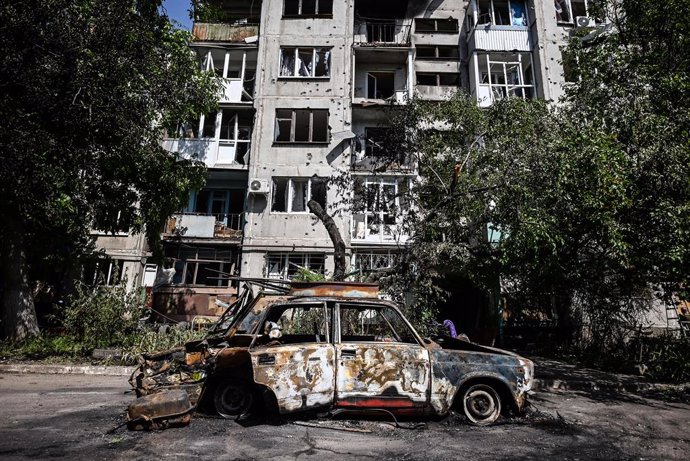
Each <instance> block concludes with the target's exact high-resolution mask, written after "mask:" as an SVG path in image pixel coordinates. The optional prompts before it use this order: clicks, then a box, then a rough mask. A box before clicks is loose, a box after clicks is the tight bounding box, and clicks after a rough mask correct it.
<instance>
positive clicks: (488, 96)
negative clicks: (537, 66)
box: [470, 53, 536, 107]
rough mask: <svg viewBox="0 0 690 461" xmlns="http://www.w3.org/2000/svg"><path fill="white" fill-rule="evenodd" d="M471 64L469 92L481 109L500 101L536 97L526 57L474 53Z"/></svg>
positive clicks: (530, 58)
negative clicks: (510, 98)
mask: <svg viewBox="0 0 690 461" xmlns="http://www.w3.org/2000/svg"><path fill="white" fill-rule="evenodd" d="M471 64H472V66H473V68H474V69H471V70H470V91H471V93H472V95H473V96H474V97H476V98H477V102H478V103H479V105H480V106H481V107H487V106H490V105H491V104H493V103H494V102H495V101H496V100H498V99H501V98H506V97H517V98H522V99H532V98H534V97H535V96H536V94H535V85H534V78H535V77H534V74H533V69H532V56H531V54H529V53H475V54H474V55H472V62H471ZM472 70H473V71H472Z"/></svg>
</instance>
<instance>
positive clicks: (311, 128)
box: [275, 109, 329, 143]
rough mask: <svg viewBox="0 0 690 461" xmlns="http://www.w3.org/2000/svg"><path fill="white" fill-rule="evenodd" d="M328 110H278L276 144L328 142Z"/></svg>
mask: <svg viewBox="0 0 690 461" xmlns="http://www.w3.org/2000/svg"><path fill="white" fill-rule="evenodd" d="M328 138H329V128H328V109H276V124H275V142H277V143H311V142H319V143H325V142H328Z"/></svg>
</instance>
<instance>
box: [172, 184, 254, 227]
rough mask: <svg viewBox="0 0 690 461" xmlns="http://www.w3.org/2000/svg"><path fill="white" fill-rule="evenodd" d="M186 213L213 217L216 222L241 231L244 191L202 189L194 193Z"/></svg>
mask: <svg viewBox="0 0 690 461" xmlns="http://www.w3.org/2000/svg"><path fill="white" fill-rule="evenodd" d="M190 203H191V205H190V206H189V207H188V209H186V210H185V212H186V213H196V214H203V215H213V216H215V217H216V222H217V223H219V224H223V225H224V226H227V227H229V228H231V229H235V230H240V229H241V225H242V213H243V211H244V190H243V189H202V190H200V191H198V192H196V193H193V195H192V198H191V200H190Z"/></svg>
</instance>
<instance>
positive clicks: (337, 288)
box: [290, 282, 379, 299]
mask: <svg viewBox="0 0 690 461" xmlns="http://www.w3.org/2000/svg"><path fill="white" fill-rule="evenodd" d="M378 295H379V285H378V283H355V282H292V283H291V285H290V296H336V297H343V298H374V299H376V298H378Z"/></svg>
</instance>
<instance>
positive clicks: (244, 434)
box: [0, 374, 690, 461]
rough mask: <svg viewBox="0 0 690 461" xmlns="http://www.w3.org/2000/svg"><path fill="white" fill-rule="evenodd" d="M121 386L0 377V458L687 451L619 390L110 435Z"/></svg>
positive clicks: (688, 419)
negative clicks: (501, 406)
mask: <svg viewBox="0 0 690 461" xmlns="http://www.w3.org/2000/svg"><path fill="white" fill-rule="evenodd" d="M128 387H129V386H128V384H127V382H126V379H125V378H122V377H106V376H83V375H37V374H25V375H15V374H4V375H2V376H0V459H3V460H14V459H47V458H65V459H123V460H136V459H190V458H196V459H209V460H211V459H213V460H217V459H262V460H267V459H279V460H280V459H290V460H296V459H317V460H319V461H322V460H324V459H333V458H336V457H337V458H338V459H400V460H417V459H419V460H422V459H424V460H437V459H438V460H445V459H489V460H498V459H511V460H520V459H536V458H539V459H570V460H577V459H583V460H585V459H587V460H589V459H605V460H617V459H621V460H627V459H636V460H641V459H664V460H667V459H679V460H681V459H682V460H686V459H688V453H690V406H689V405H686V404H681V403H667V402H662V401H659V400H650V399H643V398H640V397H636V396H632V395H629V394H615V395H595V394H583V393H567V394H546V393H542V394H538V395H537V396H535V398H533V402H534V404H535V407H536V408H537V409H538V411H537V412H533V413H532V414H531V416H529V417H528V418H526V419H521V420H510V421H503V422H502V423H501V424H498V425H495V426H492V427H487V428H477V427H472V426H468V425H465V424H463V423H462V422H460V421H459V420H458V419H456V418H449V419H446V420H444V421H428V422H426V424H425V426H424V427H422V428H418V429H410V428H405V429H402V428H394V427H392V425H391V424H388V422H387V421H386V420H379V421H371V420H342V421H335V422H333V421H326V422H321V421H317V420H312V421H309V422H307V424H316V425H328V426H329V427H306V426H303V425H298V424H295V423H294V422H284V423H281V424H258V425H254V426H250V427H243V426H241V425H239V424H237V423H235V422H234V421H226V420H221V419H214V418H209V417H196V418H195V419H194V420H193V421H192V424H191V425H190V426H188V427H184V428H176V429H168V430H166V431H161V432H153V433H145V432H129V431H127V429H125V428H124V427H121V428H119V429H116V430H115V431H114V432H111V433H108V431H110V430H112V429H113V428H115V427H116V426H117V425H118V424H120V423H121V422H123V421H124V419H123V417H124V410H125V408H126V406H127V404H128V403H129V402H131V401H132V400H133V399H134V398H135V397H134V395H132V394H131V393H127V391H128ZM300 424H301V423H300ZM403 424H405V426H406V427H409V426H410V423H409V422H406V423H403Z"/></svg>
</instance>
